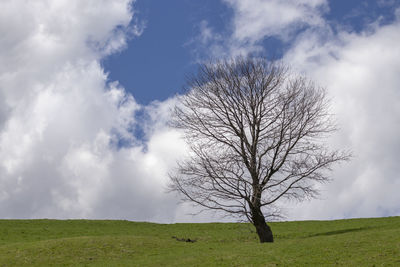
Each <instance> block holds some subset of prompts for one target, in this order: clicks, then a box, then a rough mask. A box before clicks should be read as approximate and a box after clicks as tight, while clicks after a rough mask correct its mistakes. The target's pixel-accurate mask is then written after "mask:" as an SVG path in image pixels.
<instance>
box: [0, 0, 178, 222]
mask: <svg viewBox="0 0 400 267" xmlns="http://www.w3.org/2000/svg"><path fill="white" fill-rule="evenodd" d="M134 16H135V12H134V8H133V3H132V1H129V0H117V1H100V2H99V1H97V0H96V1H79V0H75V1H70V0H69V1H31V2H26V1H3V2H2V8H1V10H0V32H1V35H0V48H1V49H0V62H1V65H0V95H1V97H0V101H1V103H0V217H1V218H44V217H47V218H122V219H134V220H151V221H171V220H173V219H174V216H175V209H176V205H175V204H176V200H175V199H174V198H173V196H168V195H165V194H164V188H165V183H166V172H167V170H168V168H169V166H170V165H171V164H173V163H174V162H175V157H176V155H178V154H179V153H178V152H179V149H180V147H181V146H180V142H181V141H180V139H179V135H178V134H177V133H175V132H173V131H170V130H166V129H165V128H163V126H162V125H164V124H163V123H162V121H161V120H159V121H158V122H157V124H156V123H153V124H149V126H148V129H147V132H146V134H147V135H148V136H147V139H148V143H147V144H146V146H144V145H143V144H142V143H141V142H140V141H139V140H136V139H135V137H134V135H133V134H132V133H133V132H134V128H135V127H138V126H137V121H136V120H135V112H137V111H138V110H139V109H143V107H141V106H140V105H139V104H138V103H136V102H135V99H134V98H133V96H131V95H129V94H128V93H127V92H125V90H124V88H123V87H121V86H120V85H119V84H118V83H117V82H110V81H108V79H107V74H106V73H105V72H104V69H103V68H102V66H101V64H100V60H101V59H102V58H104V57H105V56H107V55H110V54H112V53H115V52H118V51H120V50H121V49H124V48H125V47H126V44H127V39H128V38H132V37H135V36H138V35H140V33H141V31H142V28H141V27H140V24H137V23H135V17H134ZM168 105H172V103H168V102H165V103H159V104H157V105H153V107H152V108H153V110H152V112H157V111H158V110H167V108H166V106H168ZM155 129H156V130H155ZM165 139H167V140H169V141H168V142H165V141H164V140H165ZM121 141H122V142H123V143H125V144H129V145H128V146H124V147H121V146H120V145H118V144H119V143H121Z"/></svg>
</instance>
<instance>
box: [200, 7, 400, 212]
mask: <svg viewBox="0 0 400 267" xmlns="http://www.w3.org/2000/svg"><path fill="white" fill-rule="evenodd" d="M223 1H224V2H225V3H227V4H228V5H229V6H230V7H231V8H232V10H233V18H232V21H231V22H230V23H231V24H230V25H231V29H232V30H231V32H229V33H225V34H226V38H225V40H228V41H226V42H221V41H219V40H218V39H216V40H213V39H212V38H211V37H210V36H212V34H211V33H212V31H210V29H209V28H210V27H208V28H203V29H204V30H203V35H204V33H207V35H205V36H207V39H206V40H207V41H208V42H209V44H208V47H209V48H211V49H212V50H213V51H214V52H215V54H214V55H213V56H214V57H215V56H216V55H217V56H218V55H219V56H220V57H225V56H235V55H237V54H248V53H252V52H263V51H265V50H264V49H265V48H264V47H262V46H261V45H260V43H261V42H262V41H263V39H265V38H267V37H275V38H279V39H281V40H282V41H283V42H288V41H289V43H288V50H287V51H285V52H284V54H283V58H282V60H283V61H284V62H286V63H287V64H289V65H291V66H292V68H293V69H294V70H295V71H297V72H300V73H303V74H305V75H306V76H308V77H310V78H311V79H313V80H315V81H316V82H317V83H318V84H320V85H322V86H324V87H326V88H327V89H328V92H329V95H330V97H331V98H332V109H333V112H334V113H336V114H337V119H338V123H339V126H340V131H339V132H338V133H337V134H336V135H335V136H333V137H332V138H331V139H330V140H329V142H330V144H331V145H332V146H334V147H339V148H348V149H351V150H352V151H353V154H354V158H353V159H352V161H351V162H349V163H345V164H343V165H341V166H339V167H337V168H335V169H334V172H333V182H332V183H330V184H327V185H322V186H319V188H320V190H321V196H320V198H321V199H319V200H313V201H310V202H305V203H302V204H295V203H289V204H288V203H285V204H284V206H286V208H287V209H286V211H287V216H288V219H332V218H348V217H368V216H388V215H400V209H399V207H398V203H399V201H400V197H399V196H400V195H399V194H398V193H397V189H398V188H399V186H400V177H399V174H398V173H399V168H400V167H399V164H398V153H399V151H400V142H399V139H398V136H399V135H400V127H399V125H400V123H399V122H400V113H399V110H400V109H399V106H400V90H399V88H400V75H399V69H400V49H399V46H398V43H399V42H400V16H399V14H400V9H399V8H398V9H397V10H395V9H394V8H393V13H394V15H395V16H396V17H397V19H395V20H394V21H392V20H385V23H381V20H382V19H384V16H389V17H392V16H393V14H384V15H381V16H380V17H378V18H377V19H376V21H374V22H372V23H370V24H369V25H365V27H364V30H362V31H360V32H352V31H347V30H346V27H342V26H341V25H340V23H339V24H336V23H337V22H336V23H335V25H331V24H330V22H329V21H326V20H324V14H327V13H328V12H329V7H328V2H327V1H274V0H270V1H261V0H246V1H236V0H223ZM379 3H380V4H381V5H390V6H395V5H394V2H393V1H380V2H379ZM333 27H336V28H335V29H333ZM211 30H212V29H211ZM218 34H221V33H218ZM216 44H217V45H218V46H217V47H218V48H219V49H214V48H213V47H214V46H215V45H216ZM221 48H224V49H221ZM219 51H222V53H219Z"/></svg>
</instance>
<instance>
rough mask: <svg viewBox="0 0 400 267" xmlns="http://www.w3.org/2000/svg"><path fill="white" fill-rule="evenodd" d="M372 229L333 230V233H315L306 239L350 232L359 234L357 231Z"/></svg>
mask: <svg viewBox="0 0 400 267" xmlns="http://www.w3.org/2000/svg"><path fill="white" fill-rule="evenodd" d="M372 228H374V227H358V228H349V229H341V230H335V231H329V232H322V233H316V234H312V235H309V236H307V237H315V236H329V235H340V234H346V233H351V232H359V231H364V230H369V229H372Z"/></svg>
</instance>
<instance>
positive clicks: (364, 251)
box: [0, 217, 400, 266]
mask: <svg viewBox="0 0 400 267" xmlns="http://www.w3.org/2000/svg"><path fill="white" fill-rule="evenodd" d="M271 228H272V230H273V232H274V234H275V240H276V242H275V243H273V244H266V243H264V244H260V243H258V240H257V236H256V234H255V233H254V231H253V228H252V227H251V225H249V224H244V223H209V224H170V225H167V224H153V223H143V222H129V221H92V220H0V266H46V265H53V266H54V265H56V266H149V265H154V266H163V265H164V266H213V265H218V266H247V265H249V266H278V265H279V266H282V265H284V266H286V265H287V266H298V265H319V266H321V265H345V266H374V265H382V264H383V265H393V266H400V217H389V218H373V219H351V220H337V221H302V222H277V223H271ZM172 236H175V237H176V238H172ZM187 238H190V239H191V240H196V242H194V243H192V242H181V241H178V240H177V239H187Z"/></svg>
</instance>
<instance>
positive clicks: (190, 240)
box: [172, 236, 197, 243]
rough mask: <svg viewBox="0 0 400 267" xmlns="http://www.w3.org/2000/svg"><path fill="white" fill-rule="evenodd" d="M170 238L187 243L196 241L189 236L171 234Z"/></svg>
mask: <svg viewBox="0 0 400 267" xmlns="http://www.w3.org/2000/svg"><path fill="white" fill-rule="evenodd" d="M172 238H173V239H176V240H177V241H181V242H187V243H194V242H196V241H197V240H196V239H190V238H179V237H176V236H173V237H172Z"/></svg>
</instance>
